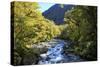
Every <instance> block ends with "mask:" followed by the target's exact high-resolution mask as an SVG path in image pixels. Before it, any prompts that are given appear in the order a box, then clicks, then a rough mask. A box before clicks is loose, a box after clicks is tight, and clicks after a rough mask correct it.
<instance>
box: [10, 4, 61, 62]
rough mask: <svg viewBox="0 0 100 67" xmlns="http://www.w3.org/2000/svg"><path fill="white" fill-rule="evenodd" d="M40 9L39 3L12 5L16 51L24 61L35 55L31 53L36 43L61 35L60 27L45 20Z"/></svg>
mask: <svg viewBox="0 0 100 67" xmlns="http://www.w3.org/2000/svg"><path fill="white" fill-rule="evenodd" d="M38 8H39V6H38V3H35V2H12V4H11V11H12V19H11V21H12V25H13V26H14V50H15V54H17V55H18V56H20V57H21V58H22V59H21V60H22V61H23V58H24V57H25V56H27V55H29V53H32V54H31V55H33V54H34V52H30V48H31V46H32V45H33V44H34V43H39V42H42V41H49V40H50V39H52V38H53V37H56V36H57V35H59V34H60V32H59V29H58V27H57V26H56V25H55V24H54V23H53V22H52V21H49V20H47V19H45V18H44V17H43V16H42V14H41V12H40V11H39V10H38ZM29 46H30V47H29ZM33 51H34V49H33ZM37 54H38V52H37ZM17 55H16V56H15V57H16V58H18V57H17ZM31 55H30V56H31ZM22 61H21V64H23V62H22ZM16 63H17V62H15V64H16Z"/></svg>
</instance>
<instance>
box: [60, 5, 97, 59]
mask: <svg viewBox="0 0 100 67" xmlns="http://www.w3.org/2000/svg"><path fill="white" fill-rule="evenodd" d="M96 13H97V8H96V7H92V6H90V7H89V6H75V7H74V8H73V9H72V10H70V11H68V12H66V14H65V25H62V26H64V27H65V28H64V29H63V32H62V35H61V38H63V39H70V40H71V41H72V42H73V45H72V49H70V50H69V51H72V52H74V53H76V54H78V55H81V56H82V57H83V58H85V59H87V60H96V59H97V14H96ZM63 34H64V35H63Z"/></svg>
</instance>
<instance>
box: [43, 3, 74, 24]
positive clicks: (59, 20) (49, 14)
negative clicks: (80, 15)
mask: <svg viewBox="0 0 100 67" xmlns="http://www.w3.org/2000/svg"><path fill="white" fill-rule="evenodd" d="M72 7H73V5H61V4H55V5H53V6H52V7H50V8H49V9H48V10H46V11H45V12H43V13H42V15H43V16H44V17H45V18H47V19H49V20H53V21H54V22H55V24H63V23H64V15H65V12H66V11H68V10H70V9H71V8H72Z"/></svg>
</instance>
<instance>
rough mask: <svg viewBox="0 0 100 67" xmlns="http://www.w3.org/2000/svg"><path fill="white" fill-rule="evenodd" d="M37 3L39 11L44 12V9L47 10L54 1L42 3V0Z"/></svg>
mask: <svg viewBox="0 0 100 67" xmlns="http://www.w3.org/2000/svg"><path fill="white" fill-rule="evenodd" d="M38 4H39V6H40V9H39V10H40V11H41V12H44V11H46V10H48V9H49V8H50V7H51V6H53V5H54V3H43V2H40V3H38Z"/></svg>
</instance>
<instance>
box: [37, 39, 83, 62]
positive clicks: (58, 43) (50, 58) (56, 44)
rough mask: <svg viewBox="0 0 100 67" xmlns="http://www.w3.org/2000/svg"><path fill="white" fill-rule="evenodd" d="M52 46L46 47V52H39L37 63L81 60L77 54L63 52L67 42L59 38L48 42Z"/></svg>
mask: <svg viewBox="0 0 100 67" xmlns="http://www.w3.org/2000/svg"><path fill="white" fill-rule="evenodd" d="M48 44H49V45H50V44H51V45H52V46H51V47H50V48H48V50H47V52H46V53H44V54H40V56H41V59H40V60H39V63H38V64H56V63H66V62H78V61H83V60H82V59H81V58H80V57H79V56H76V55H74V54H71V53H68V54H65V53H64V49H63V48H64V47H65V46H68V47H69V44H68V42H66V41H64V40H61V39H53V40H51V41H50V42H49V43H48Z"/></svg>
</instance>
